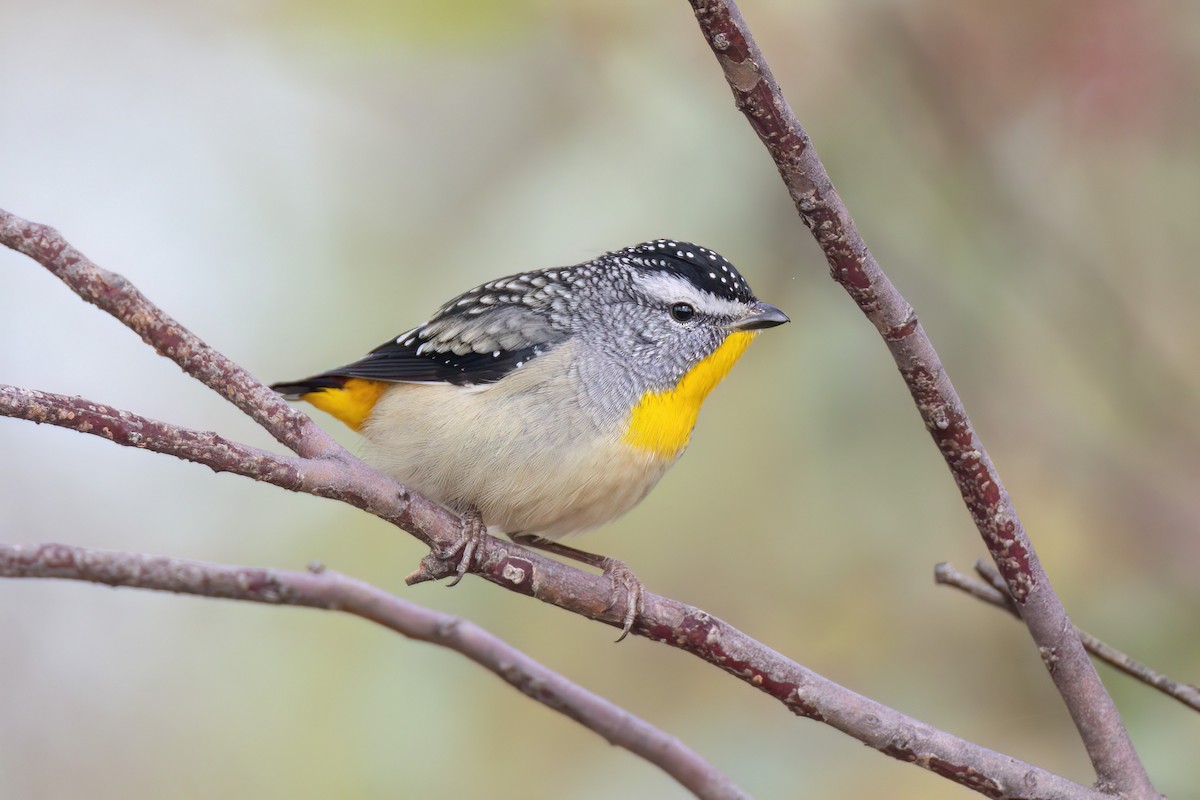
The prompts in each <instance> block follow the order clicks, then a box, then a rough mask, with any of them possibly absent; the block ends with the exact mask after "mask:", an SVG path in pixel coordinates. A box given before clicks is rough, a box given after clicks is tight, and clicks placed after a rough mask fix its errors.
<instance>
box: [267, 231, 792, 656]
mask: <svg viewBox="0 0 1200 800" xmlns="http://www.w3.org/2000/svg"><path fill="white" fill-rule="evenodd" d="M787 321H788V318H787V316H786V315H785V314H784V313H783V312H782V311H780V310H779V309H778V308H775V307H774V306H772V305H769V304H767V303H764V302H761V301H759V300H758V299H756V298H755V296H754V293H753V292H752V291H751V290H750V286H749V284H747V283H746V280H745V278H743V277H742V276H741V275H740V274H739V273H738V271H737V270H736V269H735V268H734V266H733V265H732V264H730V263H729V262H728V261H727V260H725V259H724V258H723V257H722V256H720V255H718V254H717V253H715V252H713V251H712V250H708V249H707V248H704V247H699V246H697V245H694V244H689V243H687V242H677V241H672V240H668V239H658V240H656V241H653V242H646V243H644V244H639V245H636V246H633V247H627V248H625V249H623V250H616V251H614V252H611V253H606V254H604V255H602V256H600V257H598V258H595V259H593V260H591V261H587V262H584V263H582V264H578V265H575V266H570V267H558V268H554V269H542V270H536V271H533V272H525V273H521V274H519V275H511V276H509V277H506V278H499V279H497V280H494V281H489V282H488V283H485V284H483V285H482V286H479V287H476V288H474V289H472V290H470V291H469V292H466V293H464V294H461V295H459V296H458V297H456V298H454V299H453V300H451V301H450V302H448V303H446V304H445V305H444V306H442V307H441V308H440V309H439V310H438V311H437V313H435V314H434V315H433V316H432V317H430V318H429V320H428V321H426V322H423V323H421V324H420V325H418V326H416V327H415V328H412V329H411V330H408V331H406V332H404V333H402V334H400V335H399V336H397V337H396V338H395V339H391V340H389V341H387V342H385V343H384V344H382V345H380V346H379V347H377V348H375V349H374V350H372V351H371V352H370V353H368V354H367V355H366V356H364V357H363V358H361V359H359V360H358V361H355V362H353V363H351V364H347V365H346V366H344V367H338V368H337V369H332V370H329V371H327V372H322V373H320V374H318V375H314V376H313V377H311V378H306V379H304V380H299V381H291V382H288V383H278V384H275V385H274V386H273V387H272V388H273V389H275V390H276V391H278V392H280V393H281V394H283V395H284V396H286V397H287V398H288V399H293V400H294V399H301V400H306V401H308V402H309V403H311V404H312V405H314V406H316V407H317V408H319V409H321V410H323V411H327V412H328V413H330V414H332V415H333V416H334V417H336V418H338V419H339V420H341V421H342V422H344V423H346V424H347V425H349V426H350V427H351V428H353V429H354V430H356V431H358V432H359V433H361V434H363V435H364V436H365V437H366V440H367V447H366V451H365V453H364V457H365V458H366V460H367V461H368V462H371V463H372V464H374V465H375V466H376V467H378V468H379V469H380V470H382V471H383V472H385V473H387V474H389V475H391V476H392V477H394V478H396V479H397V480H398V481H400V482H401V483H403V484H404V485H406V486H408V487H409V488H412V489H414V490H416V491H418V492H420V493H421V494H424V495H425V496H427V497H429V498H431V499H433V500H435V501H436V502H438V503H440V504H442V505H444V506H446V507H447V508H449V509H451V510H453V511H455V512H458V513H460V514H466V515H468V520H470V521H471V523H470V524H471V525H473V526H474V528H475V530H474V533H473V534H471V533H469V532H465V533H468V536H467V537H464V542H465V543H466V544H465V546H466V550H465V552H464V553H463V556H462V559H461V561H460V562H459V565H458V569H459V577H460V578H461V576H462V574H463V573H464V572H465V571H466V570H467V569H468V568H469V565H470V559H471V555H472V553H473V550H474V546H473V545H471V544H470V543H469V537H470V535H474V536H478V535H479V534H480V533H481V532H482V530H483V528H484V527H486V528H487V529H490V530H491V531H492V532H503V533H506V534H508V535H509V536H510V537H511V538H512V539H513V540H514V541H517V542H520V543H522V544H529V545H532V546H535V547H540V548H542V549H545V550H549V551H550V552H554V553H558V554H560V555H565V556H568V557H571V558H575V559H577V560H580V561H583V562H585V563H588V564H591V565H594V566H597V567H601V568H603V569H604V570H605V572H606V573H607V574H609V575H610V577H612V578H613V586H614V592H616V586H617V584H618V582H620V583H622V584H624V585H625V587H626V588H627V589H629V598H628V600H629V602H628V604H627V606H626V610H627V611H626V619H625V622H626V626H625V632H626V633H627V632H628V630H629V627H630V626H631V625H632V623H633V620H634V617H635V615H636V606H637V605H638V603H639V602H640V598H641V584H640V582H637V579H636V578H634V577H633V576H632V573H630V572H629V571H628V569H627V568H626V567H625V565H624V564H623V563H622V562H619V561H617V560H616V559H607V558H604V557H601V556H595V555H593V554H591V553H586V552H584V551H581V550H577V549H575V548H572V547H567V546H566V545H562V544H559V543H557V542H554V541H553V540H554V539H557V538H560V537H562V536H565V535H567V534H572V533H579V532H582V531H586V530H589V529H591V528H595V527H596V526H598V525H602V524H604V523H606V522H608V521H610V520H612V519H615V518H616V517H618V516H620V515H621V514H624V513H625V512H626V511H629V510H630V509H631V508H633V507H634V506H635V505H637V504H638V503H639V502H640V501H641V500H642V499H643V498H644V497H645V496H646V494H647V493H648V492H649V491H650V490H651V489H652V488H654V486H655V484H657V483H658V481H659V479H660V478H662V476H663V474H664V473H666V471H667V470H668V469H669V468H670V467H671V465H672V464H674V463H675V461H676V460H677V459H678V458H679V457H680V455H682V454H683V451H684V449H685V448H686V447H687V445H688V441H689V439H690V438H691V433H692V428H693V426H694V425H695V424H696V417H697V414H698V413H699V411H700V406H701V404H702V403H703V402H704V398H705V397H707V396H708V393H709V392H710V391H711V390H712V388H713V387H714V386H716V385H717V383H718V382H719V381H720V380H721V379H722V378H723V377H725V375H726V373H728V372H729V369H730V368H731V367H732V366H733V364H734V362H736V361H737V360H738V358H739V357H740V356H741V355H742V353H743V351H745V349H746V346H747V345H749V344H750V342H751V341H752V340H753V339H754V337H755V336H756V335H757V334H758V331H759V330H761V329H764V328H771V327H774V326H776V325H781V324H783V323H785V322H787ZM456 580H457V579H456ZM623 635H624V634H622V636H623Z"/></svg>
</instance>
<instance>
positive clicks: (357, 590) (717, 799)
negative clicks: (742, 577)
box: [0, 544, 748, 800]
mask: <svg viewBox="0 0 1200 800" xmlns="http://www.w3.org/2000/svg"><path fill="white" fill-rule="evenodd" d="M0 576H2V577H7V578H63V579H67V580H77V581H89V582H92V583H100V584H105V585H108V586H128V587H135V588H141V589H151V590H155V591H165V592H175V593H178V594H192V595H200V596H203V597H221V598H225V599H229V600H242V601H246V602H251V603H268V604H271V605H287V606H305V607H308V608H316V609H322V610H325V611H342V612H345V613H347V614H352V615H354V616H356V617H362V618H363V619H365V620H368V621H370V622H374V623H376V624H377V625H382V626H383V627H385V628H388V629H390V630H393V631H395V632H396V633H399V634H401V635H402V636H406V637H408V638H409V639H416V640H418V641H422V642H429V643H430V644H435V645H438V646H440V647H446V648H449V649H451V650H454V651H456V652H458V653H460V654H462V655H463V656H466V657H467V658H469V659H470V660H471V661H474V662H475V663H476V664H479V665H480V666H482V667H483V668H484V669H487V670H488V671H490V672H492V673H493V674H495V675H496V676H497V677H499V678H500V679H501V680H503V681H504V682H506V683H507V684H508V685H510V686H512V687H513V688H514V689H516V690H517V691H519V692H521V693H522V694H524V695H526V696H527V697H529V698H530V699H532V700H536V701H537V702H539V703H542V704H543V705H545V706H547V707H548V708H550V709H552V710H554V711H557V712H559V713H561V714H564V715H566V716H567V717H569V718H571V719H573V720H575V721H576V722H578V723H580V724H581V725H583V726H584V727H586V728H588V729H590V730H592V731H595V732H596V733H598V734H599V735H600V736H603V737H604V738H605V739H606V740H607V741H608V742H609V743H610V744H613V745H616V746H617V747H623V748H625V749H626V750H629V751H630V752H631V753H633V754H635V755H637V756H640V757H641V758H643V759H645V760H647V761H649V762H650V763H652V764H655V765H657V766H658V767H660V768H661V769H662V770H663V771H665V772H666V773H667V774H668V775H670V776H671V777H672V778H674V779H675V780H677V781H678V782H679V783H680V784H682V785H683V786H685V787H686V788H687V789H689V790H690V791H691V792H692V793H693V794H694V795H696V796H697V797H701V798H711V800H745V798H747V797H748V795H746V793H745V792H743V791H742V790H741V789H739V788H738V787H737V786H735V785H734V784H733V782H732V781H730V780H729V778H727V777H726V776H725V775H723V774H721V773H720V772H718V771H717V770H716V769H715V768H714V767H713V766H712V765H711V764H709V763H708V762H707V761H705V760H704V759H703V758H701V757H700V756H699V755H698V754H697V753H696V752H695V751H693V750H692V749H690V748H689V747H687V745H685V744H683V743H682V742H680V741H679V740H678V739H677V738H675V737H674V736H670V735H668V734H666V733H664V732H662V731H661V730H659V729H658V728H655V727H654V726H653V725H651V724H649V723H648V722H646V721H645V720H643V719H641V718H639V717H636V716H634V715H633V714H630V713H629V712H628V711H626V710H625V709H623V708H621V707H619V706H617V705H615V704H614V703H612V702H610V701H608V700H606V699H604V698H603V697H600V696H599V695H596V694H593V693H592V692H589V691H588V690H587V689H584V688H583V687H581V686H579V685H578V684H575V683H572V682H571V681H569V680H567V679H566V678H564V677H563V676H561V675H559V674H558V673H556V672H554V671H553V670H551V669H549V668H547V667H546V666H545V665H543V664H541V663H539V662H538V661H535V660H534V659H532V658H530V657H529V656H528V655H526V654H525V653H522V652H521V651H520V650H517V649H516V648H515V647H513V646H512V645H510V644H508V643H507V642H504V641H503V640H501V639H499V638H498V637H496V636H494V635H493V634H491V633H489V632H488V631H486V630H484V629H483V628H480V627H479V626H478V625H475V624H473V623H471V622H468V621H467V620H464V619H460V618H458V617H453V616H450V615H449V614H443V613H441V612H438V611H433V610H431V609H428V608H424V607H422V606H419V605H416V604H415V603H410V602H408V601H406V600H402V599H400V598H399V597H396V596H394V595H392V594H389V593H387V592H385V591H383V590H382V589H379V588H377V587H375V586H371V585H370V584H366V583H363V582H362V581H358V580H354V579H353V578H349V577H347V576H345V575H340V574H338V573H336V572H332V571H329V570H325V569H314V570H312V571H310V572H307V573H305V572H290V571H287V570H274V569H260V568H255V567H231V566H227V565H224V564H212V563H207V562H203V561H193V560H188V559H181V558H164V557H161V556H150V555H145V554H142V553H117V552H112V551H106V550H95V549H92V548H84V547H69V546H67V545H61V544H43V545H38V546H34V547H23V546H21V545H12V544H0Z"/></svg>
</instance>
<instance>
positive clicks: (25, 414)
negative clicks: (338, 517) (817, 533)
mask: <svg viewBox="0 0 1200 800" xmlns="http://www.w3.org/2000/svg"><path fill="white" fill-rule="evenodd" d="M30 240H37V242H38V246H37V247H29V250H31V251H32V252H33V253H34V257H35V259H36V260H39V261H48V262H50V266H51V268H52V269H58V268H59V265H58V263H57V259H61V258H63V257H64V256H63V255H62V254H63V253H69V254H71V255H70V257H69V260H70V265H71V266H72V269H70V270H59V272H56V274H60V277H63V279H64V281H66V282H67V284H68V286H70V287H71V288H72V289H76V290H77V291H80V293H83V292H84V290H88V291H92V292H93V294H96V295H99V296H103V297H105V303H106V305H105V306H104V307H105V308H106V309H115V310H116V311H115V313H116V315H117V317H118V319H119V320H120V321H121V322H123V323H127V324H129V325H130V327H133V328H135V330H143V331H146V332H147V333H146V334H145V336H146V338H148V339H149V340H150V342H151V343H152V344H154V345H155V346H156V349H159V350H160V351H162V352H166V348H164V347H161V346H158V345H160V344H162V343H161V342H158V340H157V339H156V338H155V336H156V335H157V333H156V332H157V331H163V330H165V331H168V333H169V335H170V336H181V337H182V342H183V343H182V345H181V348H182V349H186V350H188V351H189V352H197V351H201V350H203V349H204V348H205V347H206V346H205V345H204V344H203V342H200V341H199V340H198V339H197V338H196V337H195V336H194V335H193V334H191V333H189V332H187V331H184V330H182V329H178V328H172V327H171V326H170V325H169V324H167V323H166V322H162V321H159V322H155V321H154V320H149V321H148V320H145V319H142V318H140V315H142V314H149V315H150V316H153V315H154V314H156V313H161V312H159V311H158V310H157V309H156V308H155V307H154V306H152V305H151V304H149V301H145V300H144V298H141V295H140V294H139V293H137V290H136V289H134V288H133V287H132V286H131V285H130V284H129V282H128V281H126V280H125V279H123V278H120V277H119V276H115V275H113V273H107V272H104V271H102V270H99V268H98V267H95V265H92V264H91V262H89V261H87V259H86V258H85V257H84V256H82V254H79V253H78V252H77V251H75V250H73V249H71V248H70V246H69V245H67V244H66V242H65V241H64V240H62V237H61V236H59V234H57V233H56V232H54V231H52V230H51V229H49V228H46V227H44V226H38V225H34V224H33V223H30V222H27V221H25V220H22V219H20V218H19V217H16V216H14V215H12V214H9V213H8V212H5V211H2V210H0V243H3V244H6V245H9V246H11V247H14V248H16V247H17V246H18V245H22V246H28V243H29V241H30ZM96 275H98V276H100V277H99V278H96V280H98V281H99V283H95V282H94V281H93V280H92V278H91V277H89V276H96ZM80 276H83V278H80ZM105 276H108V277H105ZM110 279H111V280H112V281H113V283H112V285H111V286H106V284H105V283H104V281H105V280H110ZM79 281H82V283H79ZM77 283H78V285H77ZM127 298H133V299H134V300H137V302H127ZM138 298H141V299H140V300H139V299H138ZM130 308H136V309H139V311H138V315H139V317H138V318H137V319H129V320H127V319H126V318H125V317H124V316H122V314H124V313H126V310H127V309H130ZM174 352H180V348H176V349H175V350H174ZM195 363H197V362H194V361H186V362H185V364H186V366H185V368H190V367H192V366H194V364H195ZM221 363H222V364H224V365H225V366H224V369H225V370H226V372H227V373H228V374H232V375H233V376H234V377H235V378H236V379H237V380H238V381H239V382H240V383H239V385H243V384H244V383H245V381H250V382H251V383H252V384H254V386H252V389H253V393H254V394H255V396H257V395H258V392H257V386H259V385H258V384H256V382H254V379H253V378H252V377H250V376H249V375H248V374H247V373H245V372H244V371H243V370H241V368H240V367H237V366H236V365H234V364H232V362H227V361H225V362H221ZM213 381H214V382H215V383H216V384H217V385H218V386H219V385H220V379H219V377H218V378H213ZM233 394H234V395H235V396H239V397H240V395H237V393H236V392H235V393H233ZM227 396H228V395H227ZM250 405H251V406H253V403H250ZM292 413H293V412H291V411H290V410H288V414H292ZM0 415H3V416H11V417H16V418H22V419H27V420H30V421H33V422H39V423H48V424H53V425H58V426H61V427H67V428H71V429H74V430H77V431H80V432H83V433H89V434H93V435H99V436H103V437H105V438H108V439H110V440H112V441H114V442H116V443H119V444H125V445H129V446H135V447H139V448H143V449H148V450H153V451H156V452H160V453H165V454H169V455H175V456H178V457H180V458H185V459H188V460H191V461H195V462H197V463H201V464H205V465H207V466H209V467H211V468H212V469H215V470H219V471H227V472H232V473H235V474H240V475H245V476H247V477H251V478H254V479H256V480H263V481H267V482H270V483H272V484H274V485H277V486H280V487H282V488H286V489H290V490H293V491H301V492H307V493H310V494H316V495H319V496H323V497H329V498H333V499H337V500H341V501H343V502H345V503H348V504H350V505H353V506H356V507H358V508H361V509H364V510H366V511H368V512H370V513H372V514H375V515H376V516H379V517H381V518H382V519H385V520H388V521H390V522H392V523H394V524H396V525H397V526H399V527H401V528H403V529H405V530H407V531H409V532H411V533H412V534H413V535H414V536H416V537H417V538H418V539H420V540H421V541H422V542H424V543H426V544H427V545H429V546H430V547H431V548H433V550H434V552H435V553H436V552H444V550H445V548H448V547H450V546H452V545H453V544H454V543H455V541H456V540H457V538H458V535H459V532H460V530H461V529H460V525H461V520H460V519H459V518H458V517H456V516H455V515H453V514H451V513H450V512H448V511H446V510H445V509H442V508H440V507H439V506H437V505H436V504H434V503H432V502H431V501H429V500H428V499H426V498H424V497H422V496H421V495H419V494H416V493H414V492H410V491H408V490H407V489H405V488H404V487H403V486H401V485H400V484H398V483H396V482H395V481H392V480H391V479H390V478H388V477H387V476H385V475H383V474H381V473H379V472H377V471H375V470H373V469H371V468H370V467H368V466H367V465H366V464H364V463H363V462H361V461H359V460H358V459H356V458H354V457H353V456H351V455H349V454H348V453H346V452H345V451H344V450H342V449H341V448H337V449H336V450H335V449H332V448H324V447H313V448H311V450H312V451H314V452H316V453H319V455H318V456H316V457H301V458H293V457H290V456H288V457H284V456H277V455H274V454H272V453H268V452H266V451H263V450H257V449H255V448H250V447H247V446H245V445H241V444H239V443H236V442H231V441H229V440H227V439H224V438H222V437H220V436H218V435H216V434H213V433H206V432H200V431H190V430H188V429H185V428H180V427H177V426H173V425H169V424H167V423H163V422H158V421H155V420H149V419H146V418H145V417H140V416H138V415H136V414H132V413H130V412H127V411H121V410H117V409H113V408H109V407H107V406H103V405H100V404H97V403H93V402H91V401H88V400H84V399H82V398H70V397H64V396H62V395H54V394H49V393H45V392H35V391H31V390H27V389H18V388H15V387H2V388H0ZM252 416H254V417H255V419H265V420H266V422H265V423H264V425H268V426H269V425H277V424H278V425H283V426H285V427H287V426H292V427H293V428H294V430H296V431H298V433H297V435H296V437H294V440H295V441H297V449H300V450H305V449H306V445H305V442H310V441H313V439H311V438H309V434H308V432H307V428H308V427H309V426H312V425H313V423H311V422H310V421H307V418H305V417H303V415H299V416H300V417H301V421H300V422H295V421H294V420H292V419H291V417H283V416H280V415H274V414H265V413H257V414H252ZM314 427H315V426H314ZM277 438H280V437H277ZM282 440H283V439H282V438H281V441H282ZM317 441H319V439H318V440H317ZM424 563H425V566H426V577H440V576H442V575H448V574H452V573H453V572H454V565H453V564H451V563H449V561H446V560H440V559H437V558H429V557H427V558H426V559H425V561H424ZM470 569H471V572H473V573H474V574H477V575H480V576H481V577H483V578H485V579H486V580H489V581H491V582H492V583H495V584H497V585H500V586H503V587H505V588H507V589H509V590H511V591H517V592H521V593H523V594H529V595H532V596H533V597H536V598H538V599H539V600H542V601H543V602H548V603H552V604H554V605H557V606H560V607H562V608H565V609H567V610H569V611H571V612H573V613H576V614H580V615H582V616H585V617H588V618H590V619H596V620H600V621H603V622H606V623H608V624H610V625H614V626H616V625H619V624H620V623H621V621H622V620H623V617H624V610H623V609H622V608H620V607H616V608H612V607H610V603H609V598H610V597H611V596H612V593H611V585H610V583H609V581H608V579H606V578H604V577H602V576H598V575H593V574H591V573H587V572H584V571H583V570H580V569H578V568H576V567H574V566H571V565H568V564H564V563H561V562H557V561H552V560H550V559H547V558H545V557H543V556H541V555H540V554H537V553H533V552H530V551H528V550H525V549H524V548H521V547H518V546H516V545H514V544H511V543H507V542H501V541H499V540H497V539H495V538H492V537H490V536H489V537H484V539H483V541H482V542H481V543H480V545H479V547H478V549H477V551H476V558H475V559H473V560H472V564H471V565H470ZM644 603H645V607H644V609H643V610H642V613H640V614H639V615H638V620H637V623H636V625H635V626H634V632H635V633H637V634H638V635H641V636H645V637H647V638H650V639H654V640H656V641H661V642H664V643H667V644H669V645H671V646H673V647H677V648H679V649H681V650H684V651H686V652H688V653H691V654H693V655H695V656H697V657H698V658H700V659H702V660H704V661H706V662H708V663H710V664H712V665H714V666H717V667H720V668H721V669H723V670H725V671H727V672H729V673H732V674H733V675H735V676H737V677H738V678H739V679H741V680H742V681H744V682H746V683H747V684H749V685H750V686H753V687H755V688H757V689H759V690H760V691H763V692H765V693H767V694H768V695H770V696H771V697H774V698H775V699H777V700H779V701H780V702H781V703H783V704H784V706H785V707H786V708H788V709H789V710H790V711H792V712H793V713H795V714H797V715H799V716H805V717H809V718H811V719H814V720H817V721H820V722H824V723H825V724H828V725H830V726H832V727H834V728H836V729H837V730H840V731H842V732H844V733H846V734H848V735H850V736H853V737H854V738H856V739H858V740H859V741H861V742H863V743H865V744H867V745H869V746H870V747H873V748H875V749H876V750H879V751H880V752H883V753H886V754H887V755H890V756H892V757H893V758H897V759H900V760H903V761H909V762H913V763H916V764H918V765H920V766H922V767H924V768H926V769H929V770H931V771H933V772H936V773H937V774H939V775H942V776H944V777H946V778H948V779H950V780H953V781H956V782H958V783H960V784H963V785H965V786H968V787H969V788H972V789H974V790H975V791H978V792H981V793H984V794H987V795H988V796H989V797H994V798H1001V799H1003V798H1032V797H1037V798H1045V799H1046V800H1059V799H1061V800H1067V799H1068V798H1070V799H1072V800H1076V799H1079V798H1086V800H1099V798H1102V797H1103V796H1104V795H1102V794H1101V793H1099V792H1096V791H1094V790H1092V789H1089V788H1088V787H1085V786H1081V785H1079V784H1077V783H1074V782H1072V781H1069V780H1067V779H1065V778H1062V777H1060V776H1058V775H1054V774H1053V773H1049V772H1046V771H1045V770H1041V769H1038V768H1037V767H1034V766H1032V765H1030V764H1026V763H1024V762H1021V761H1018V760H1016V759H1013V758H1010V757H1008V756H1005V755H1002V754H1000V753H997V752H995V751H992V750H988V749H987V748H984V747H980V746H979V745H976V744H973V743H971V742H968V741H965V740H963V739H959V738H957V737H954V736H951V735H950V734H948V733H945V732H943V731H940V730H937V729H935V728H932V727H930V726H928V725H926V724H924V723H922V722H920V721H918V720H916V719H913V718H912V717H909V716H906V715H904V714H902V713H900V712H898V711H896V710H894V709H891V708H889V707H887V706H885V705H883V704H882V703H878V702H875V701H874V700H870V699H868V698H865V697H862V696H861V695H858V694H856V693H854V692H852V691H850V690H849V689H846V688H845V687H842V686H839V685H838V684H836V683H834V682H833V681H830V680H829V679H827V678H825V677H823V676H821V675H818V674H817V673H815V672H812V671H811V670H808V669H806V668H805V667H803V666H801V665H800V664H797V663H796V662H794V661H791V660H789V659H787V658H785V657H784V656H782V655H781V654H779V653H777V652H775V651H774V650H772V649H771V648H769V647H767V646H765V645H763V644H762V643H761V642H758V641H756V640H754V639H753V638H751V637H749V636H747V635H746V634H744V633H742V632H741V631H740V630H738V629H737V628H734V627H733V626H731V625H728V624H727V623H725V622H723V621H722V620H720V619H717V618H716V617H713V616H711V615H710V614H707V613H706V612H704V611H702V610H700V609H698V608H695V607H693V606H689V605H687V604H684V603H680V602H679V601H676V600H672V599H670V598H666V597H662V596H660V595H656V594H651V593H649V592H647V593H646V595H645V597H644ZM1031 787H1036V791H1031Z"/></svg>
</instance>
